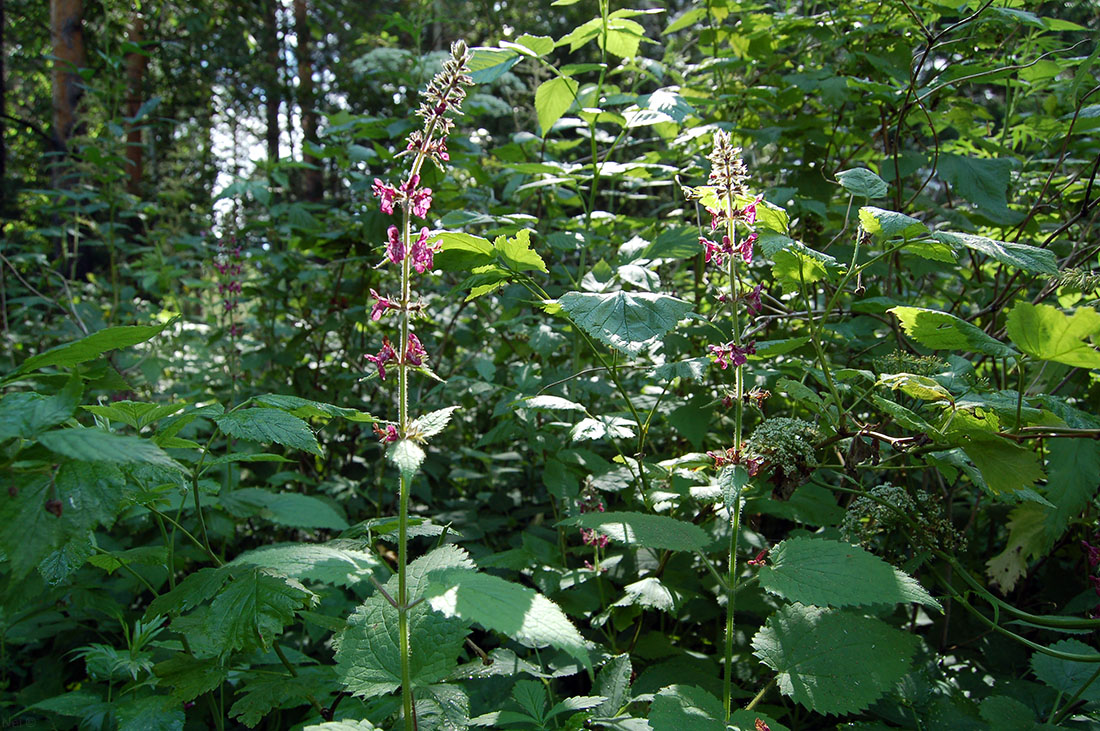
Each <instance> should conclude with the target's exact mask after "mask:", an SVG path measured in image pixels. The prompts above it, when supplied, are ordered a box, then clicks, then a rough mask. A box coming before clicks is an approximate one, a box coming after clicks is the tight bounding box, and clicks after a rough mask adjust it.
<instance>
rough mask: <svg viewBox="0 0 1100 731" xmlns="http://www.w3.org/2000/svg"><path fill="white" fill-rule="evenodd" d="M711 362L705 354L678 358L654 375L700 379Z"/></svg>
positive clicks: (662, 377)
mask: <svg viewBox="0 0 1100 731" xmlns="http://www.w3.org/2000/svg"><path fill="white" fill-rule="evenodd" d="M807 339H808V338H807ZM710 364H711V360H710V358H707V357H705V356H703V357H700V358H688V359H687V360H678V361H673V362H672V363H665V364H663V365H659V366H657V367H656V368H655V369H654V370H653V375H655V376H656V377H657V378H659V379H661V380H662V381H671V380H672V379H673V378H687V379H690V380H695V381H698V380H700V379H702V378H703V376H704V375H706V372H707V368H710Z"/></svg>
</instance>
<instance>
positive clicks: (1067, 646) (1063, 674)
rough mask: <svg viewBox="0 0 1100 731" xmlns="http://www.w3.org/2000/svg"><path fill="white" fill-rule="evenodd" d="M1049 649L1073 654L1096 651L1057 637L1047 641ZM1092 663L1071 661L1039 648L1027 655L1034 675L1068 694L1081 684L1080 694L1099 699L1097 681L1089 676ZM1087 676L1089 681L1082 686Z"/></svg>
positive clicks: (1088, 653)
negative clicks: (1050, 643) (1050, 641)
mask: <svg viewBox="0 0 1100 731" xmlns="http://www.w3.org/2000/svg"><path fill="white" fill-rule="evenodd" d="M1050 649H1052V650H1058V651H1059V652H1068V653H1072V654H1074V655H1085V656H1089V655H1095V654H1096V650H1095V648H1093V647H1091V646H1089V645H1086V644H1085V643H1084V642H1081V641H1080V640H1073V639H1066V640H1059V641H1058V642H1055V643H1054V644H1053V645H1051V646H1050ZM1096 667H1097V665H1096V663H1087V662H1071V661H1069V660H1063V659H1061V658H1057V657H1051V656H1050V655H1046V654H1044V653H1042V652H1036V653H1035V654H1034V655H1032V656H1031V671H1032V672H1033V673H1035V677H1036V678H1038V679H1039V680H1041V681H1043V682H1044V683H1046V684H1047V685H1048V686H1050V687H1051V688H1054V690H1056V691H1058V692H1059V693H1061V694H1063V695H1066V696H1072V695H1074V694H1076V693H1077V691H1079V690H1081V689H1082V688H1084V691H1083V692H1082V693H1081V696H1080V697H1081V699H1082V700H1086V701H1093V702H1096V701H1100V681H1098V680H1096V679H1094V678H1093V677H1092V676H1093V673H1095V672H1096ZM1090 680H1091V681H1092V682H1091V683H1090V684H1089V686H1088V687H1087V688H1085V687H1084V686H1085V683H1087V682H1089V681H1090Z"/></svg>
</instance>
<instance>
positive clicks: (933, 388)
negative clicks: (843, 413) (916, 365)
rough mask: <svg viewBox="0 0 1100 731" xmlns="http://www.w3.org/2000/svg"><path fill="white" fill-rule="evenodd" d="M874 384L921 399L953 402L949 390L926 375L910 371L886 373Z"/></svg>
mask: <svg viewBox="0 0 1100 731" xmlns="http://www.w3.org/2000/svg"><path fill="white" fill-rule="evenodd" d="M876 385H879V386H886V387H887V388H889V389H891V390H893V391H901V392H902V393H904V394H905V395H906V396H912V397H913V398H917V399H920V400H921V401H947V402H948V403H953V402H954V399H953V398H952V397H951V392H950V391H948V390H947V389H946V388H944V387H943V386H941V385H940V384H939V383H938V382H937V381H935V380H934V379H932V378H929V377H928V376H917V375H914V374H912V373H886V374H883V376H882V377H880V378H879V379H878V382H877V384H876Z"/></svg>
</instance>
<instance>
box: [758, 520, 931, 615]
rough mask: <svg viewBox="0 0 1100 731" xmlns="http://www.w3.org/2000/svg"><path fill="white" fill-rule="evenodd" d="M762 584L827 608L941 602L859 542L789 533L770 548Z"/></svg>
mask: <svg viewBox="0 0 1100 731" xmlns="http://www.w3.org/2000/svg"><path fill="white" fill-rule="evenodd" d="M768 559H769V560H768V565H766V566H763V567H761V568H760V571H759V573H758V576H759V580H760V585H761V586H762V587H764V588H765V589H766V590H767V591H769V592H770V593H772V594H775V595H776V596H780V597H782V598H784V599H786V600H787V601H789V602H798V603H800V604H814V605H817V606H828V607H858V606H869V605H873V604H898V603H902V602H916V603H918V604H923V605H924V606H926V607H930V608H932V609H940V604H939V602H937V601H936V600H935V599H933V598H932V597H931V595H929V593H928V592H927V591H926V590H925V589H924V587H923V586H921V585H920V583H919V582H918V581H917V580H916V579H914V578H913V577H911V576H909V575H908V574H905V573H904V572H902V571H900V570H898V569H896V568H894V567H893V566H891V565H890V564H888V563H886V562H885V561H883V560H882V559H881V558H879V557H878V556H875V555H873V554H870V553H868V552H867V551H865V550H863V549H862V548H860V547H859V546H852V545H849V544H847V543H841V542H840V541H832V540H828V539H825V538H811V537H809V536H799V537H797V538H788V539H787V540H785V541H783V542H782V543H780V544H779V545H777V546H775V547H774V548H772V549H771V551H770V552H769V554H768Z"/></svg>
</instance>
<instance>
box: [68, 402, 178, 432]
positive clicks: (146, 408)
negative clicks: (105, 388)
mask: <svg viewBox="0 0 1100 731" xmlns="http://www.w3.org/2000/svg"><path fill="white" fill-rule="evenodd" d="M185 406H187V404H179V403H175V404H149V403H142V402H137V401H114V402H112V403H110V404H105V405H101V406H81V407H80V408H82V409H84V410H85V411H90V412H92V413H93V414H95V415H96V416H100V417H103V418H104V419H111V420H112V421H118V422H122V423H123V424H126V425H127V426H130V427H133V428H134V429H138V430H141V429H144V428H145V427H147V426H149V425H150V424H152V423H153V422H154V421H157V420H159V419H163V418H164V417H166V416H171V415H172V414H174V413H176V412H177V411H179V410H180V409H182V408H184V407H185Z"/></svg>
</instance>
